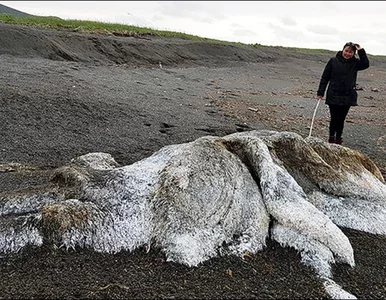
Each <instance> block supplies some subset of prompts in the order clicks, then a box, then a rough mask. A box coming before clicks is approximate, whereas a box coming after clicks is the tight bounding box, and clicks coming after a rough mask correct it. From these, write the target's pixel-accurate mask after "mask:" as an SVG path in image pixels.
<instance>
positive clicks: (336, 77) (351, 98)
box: [317, 43, 370, 144]
mask: <svg viewBox="0 0 386 300" xmlns="http://www.w3.org/2000/svg"><path fill="white" fill-rule="evenodd" d="M357 50H358V56H359V59H358V58H356V57H355V52H356V51H357ZM369 65H370V64H369V59H368V58H367V55H366V52H365V49H363V48H361V46H360V45H358V44H354V43H346V44H345V45H344V47H343V50H342V51H339V52H338V53H337V54H336V56H335V57H332V58H330V60H329V61H328V63H327V65H326V67H325V68H324V71H323V74H322V78H321V79H320V83H319V88H318V91H317V96H318V99H319V100H321V99H323V96H324V92H325V90H326V87H327V84H328V83H329V84H328V89H327V94H326V104H327V105H328V107H329V110H330V128H329V131H330V137H329V139H328V142H329V143H336V144H342V142H343V139H342V133H343V127H344V121H345V119H346V116H347V113H348V111H349V109H350V107H351V106H356V105H358V104H357V98H358V94H357V91H356V79H357V73H358V71H361V70H365V69H367V68H368V67H369Z"/></svg>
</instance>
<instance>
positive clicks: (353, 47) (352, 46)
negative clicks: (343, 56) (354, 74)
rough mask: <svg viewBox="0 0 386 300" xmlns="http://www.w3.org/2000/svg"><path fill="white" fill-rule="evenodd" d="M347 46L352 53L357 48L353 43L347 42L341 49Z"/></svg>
mask: <svg viewBox="0 0 386 300" xmlns="http://www.w3.org/2000/svg"><path fill="white" fill-rule="evenodd" d="M347 46H350V47H351V50H352V51H354V53H355V52H356V51H357V47H356V44H355V43H352V42H347V43H346V44H344V46H343V49H344V48H346V47H347Z"/></svg>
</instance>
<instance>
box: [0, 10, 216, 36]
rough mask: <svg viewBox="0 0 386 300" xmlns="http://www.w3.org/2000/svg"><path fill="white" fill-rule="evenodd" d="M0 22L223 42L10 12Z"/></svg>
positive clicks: (121, 26) (100, 23)
mask: <svg viewBox="0 0 386 300" xmlns="http://www.w3.org/2000/svg"><path fill="white" fill-rule="evenodd" d="M0 22H2V23H7V24H15V25H24V26H31V27H37V28H44V29H57V30H70V31H74V32H84V33H98V34H113V35H123V36H131V35H133V36H134V35H139V36H141V35H142V36H145V35H153V36H160V37H167V38H182V39H188V40H196V41H212V42H223V41H219V40H215V39H209V38H202V37H199V36H195V35H190V34H185V33H181V32H172V31H165V30H156V29H152V28H146V27H137V26H132V25H124V24H118V23H103V22H97V21H85V20H64V19H61V18H58V17H40V16H32V17H16V16H12V15H10V14H0Z"/></svg>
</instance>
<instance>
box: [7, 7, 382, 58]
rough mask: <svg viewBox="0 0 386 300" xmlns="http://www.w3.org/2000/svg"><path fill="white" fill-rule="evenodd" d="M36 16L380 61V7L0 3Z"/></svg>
mask: <svg viewBox="0 0 386 300" xmlns="http://www.w3.org/2000/svg"><path fill="white" fill-rule="evenodd" d="M0 4H3V5H6V6H9V7H11V8H14V9H17V10H21V11H23V12H26V13H30V14H34V15H40V16H58V17H60V18H63V19H80V20H96V21H102V22H112V23H121V24H129V25H135V26H141V27H149V28H153V29H159V30H169V31H178V32H183V33H187V34H193V35H198V36H201V37H207V38H214V39H219V40H225V41H234V42H242V43H247V44H255V43H259V44H263V45H276V46H289V47H301V48H315V49H329V50H334V51H338V50H341V48H342V47H343V45H344V43H345V42H348V41H352V42H356V43H359V44H360V45H361V46H362V47H363V48H365V49H366V51H367V52H368V53H370V54H374V55H386V2H384V1H0Z"/></svg>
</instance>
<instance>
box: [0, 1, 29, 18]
mask: <svg viewBox="0 0 386 300" xmlns="http://www.w3.org/2000/svg"><path fill="white" fill-rule="evenodd" d="M0 14H10V15H12V16H15V17H31V16H33V15H31V14H27V13H25V12H22V11H20V10H17V9H13V8H10V7H8V6H5V5H2V4H0Z"/></svg>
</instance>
